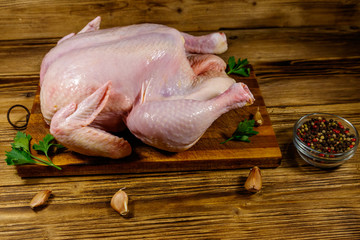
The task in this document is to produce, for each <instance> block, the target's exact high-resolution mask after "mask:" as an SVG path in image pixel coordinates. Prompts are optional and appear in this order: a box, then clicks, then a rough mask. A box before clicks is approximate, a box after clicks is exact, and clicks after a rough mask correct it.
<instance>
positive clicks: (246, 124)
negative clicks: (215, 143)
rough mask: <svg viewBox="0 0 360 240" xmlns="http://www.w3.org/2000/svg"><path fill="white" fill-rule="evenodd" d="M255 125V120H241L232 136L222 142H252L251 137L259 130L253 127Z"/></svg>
mask: <svg viewBox="0 0 360 240" xmlns="http://www.w3.org/2000/svg"><path fill="white" fill-rule="evenodd" d="M254 125H255V120H254V119H252V120H247V119H245V120H244V121H241V122H239V124H238V126H237V128H236V130H235V132H234V133H233V134H232V136H231V137H230V138H228V139H227V140H225V141H224V142H222V143H221V144H224V143H226V142H228V141H231V140H234V141H242V142H250V140H249V137H251V136H254V135H256V134H258V133H259V132H257V131H254V130H253V127H254Z"/></svg>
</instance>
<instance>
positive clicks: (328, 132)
mask: <svg viewBox="0 0 360 240" xmlns="http://www.w3.org/2000/svg"><path fill="white" fill-rule="evenodd" d="M293 142H294V145H295V147H296V150H297V152H298V153H299V155H300V156H301V157H302V159H304V160H305V161H306V162H307V163H310V164H311V165H314V166H316V167H320V168H334V167H337V166H340V165H341V164H343V163H344V162H345V161H347V160H348V159H350V158H351V157H352V156H353V155H354V154H355V152H356V149H357V147H358V145H359V134H358V131H357V130H356V128H355V127H354V125H352V124H351V123H350V122H349V121H348V120H346V119H345V118H342V117H340V116H337V115H334V114H329V113H312V114H308V115H305V116H303V117H302V118H300V119H299V120H298V121H297V122H296V123H295V125H294V129H293Z"/></svg>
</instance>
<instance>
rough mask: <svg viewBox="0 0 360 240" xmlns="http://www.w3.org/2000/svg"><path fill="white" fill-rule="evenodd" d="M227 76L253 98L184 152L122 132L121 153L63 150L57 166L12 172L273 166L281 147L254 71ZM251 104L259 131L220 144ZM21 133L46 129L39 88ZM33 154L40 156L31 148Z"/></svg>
mask: <svg viewBox="0 0 360 240" xmlns="http://www.w3.org/2000/svg"><path fill="white" fill-rule="evenodd" d="M232 77H233V78H234V79H236V80H237V81H241V82H244V83H245V84H247V85H248V87H249V88H250V90H251V92H252V93H253V95H254V97H255V99H256V100H255V103H254V104H253V105H251V106H248V107H244V108H241V109H237V110H232V111H230V112H228V113H226V114H224V115H222V116H221V117H220V118H218V119H217V120H216V121H215V122H214V123H213V124H212V126H211V127H210V128H209V129H208V130H207V131H206V132H205V134H204V135H203V136H202V138H201V139H200V140H199V141H198V142H197V143H196V144H195V145H194V146H193V147H192V148H190V149H189V150H187V151H185V152H181V153H169V152H165V151H161V150H157V149H155V148H153V147H150V146H147V145H145V144H143V143H142V142H140V141H139V140H137V139H136V138H135V137H134V136H133V135H131V134H130V133H128V132H127V133H124V138H125V139H127V140H128V141H129V142H130V144H131V146H132V148H133V153H132V154H131V156H129V157H126V158H124V159H117V160H113V159H107V158H101V157H88V156H84V155H80V154H77V153H74V152H71V151H68V150H67V151H64V152H62V153H59V154H57V155H55V156H52V160H53V162H54V163H55V164H56V165H58V166H60V167H61V168H62V170H57V169H55V168H53V167H48V166H42V165H19V166H17V171H18V174H19V175H20V176H21V177H39V176H68V175H94V174H120V173H140V172H162V171H188V170H215V169H236V168H249V167H252V166H255V165H257V166H259V167H263V168H264V167H277V166H279V164H280V160H281V157H282V156H281V151H280V149H279V145H278V143H277V140H276V137H275V133H274V130H273V128H272V125H271V121H270V118H269V114H268V112H267V110H266V106H265V102H264V99H263V97H262V95H261V91H260V89H259V85H258V82H257V80H256V76H255V73H254V71H253V70H252V71H251V75H250V77H238V76H232ZM257 107H260V112H261V114H262V116H263V118H264V124H263V125H262V126H260V127H257V128H255V130H256V131H258V132H259V134H258V135H256V136H253V137H251V138H250V140H251V142H250V143H247V142H236V141H229V142H227V143H226V144H220V143H221V142H223V141H224V140H226V139H227V138H228V137H230V136H231V135H232V133H233V132H234V131H235V129H236V127H237V125H238V123H239V122H240V121H242V120H244V119H249V118H251V117H252V114H255V112H256V110H257ZM26 133H27V134H30V135H31V136H32V137H33V139H32V141H31V144H34V143H37V142H38V141H39V140H41V139H42V138H43V137H44V136H45V135H46V134H47V133H49V127H48V126H47V124H46V123H45V122H44V120H43V117H42V115H41V111H40V98H39V90H38V92H37V93H36V96H35V99H34V104H33V107H32V110H31V116H30V119H29V123H28V126H27V130H26ZM33 154H34V155H37V156H39V157H42V158H44V156H43V155H41V154H39V155H38V154H37V153H36V152H35V151H34V152H33Z"/></svg>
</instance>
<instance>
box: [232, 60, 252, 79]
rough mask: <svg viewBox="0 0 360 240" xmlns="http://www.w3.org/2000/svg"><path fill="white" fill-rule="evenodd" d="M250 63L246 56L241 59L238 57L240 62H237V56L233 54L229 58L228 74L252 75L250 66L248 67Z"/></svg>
mask: <svg viewBox="0 0 360 240" xmlns="http://www.w3.org/2000/svg"><path fill="white" fill-rule="evenodd" d="M248 64H249V62H248V60H247V59H246V58H245V59H244V60H241V58H239V59H238V62H237V63H236V61H235V57H234V56H231V57H230V58H229V60H228V71H227V74H228V75H229V74H232V73H233V74H237V75H240V76H244V77H248V76H250V68H248V67H246V66H247V65H248Z"/></svg>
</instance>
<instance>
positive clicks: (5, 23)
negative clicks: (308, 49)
mask: <svg viewBox="0 0 360 240" xmlns="http://www.w3.org/2000/svg"><path fill="white" fill-rule="evenodd" d="M0 4H1V5H0V14H1V16H2V17H1V19H0V26H1V33H2V34H1V36H0V40H8V39H35V38H55V37H61V36H65V35H67V34H68V33H71V32H73V31H75V30H80V29H81V28H82V27H83V26H85V25H86V24H87V23H88V22H89V21H90V20H92V19H93V18H95V17H96V16H98V15H100V16H102V18H103V27H105V28H108V27H114V26H125V25H130V24H135V23H144V22H152V23H161V24H166V25H169V26H172V27H175V28H178V29H180V30H182V31H214V30H219V29H244V28H274V27H275V28H276V27H310V26H325V27H333V26H353V27H359V25H360V18H359V11H360V7H359V4H358V1H356V0H349V1H339V0H321V1H320V0H319V1H310V2H304V1H300V0H299V1H289V0H283V1H277V0H267V1H265V0H254V1H230V0H225V1H196V0H185V1H139V0H136V1H113V0H109V1H101V0H90V1H69V0H62V1H51V2H43V1H39V0H30V1H28V0H27V1H25V0H17V1H2V3H0ZM159 16H161V18H160V17H159ZM229 16H231V17H229ZM209 20H210V21H209Z"/></svg>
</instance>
